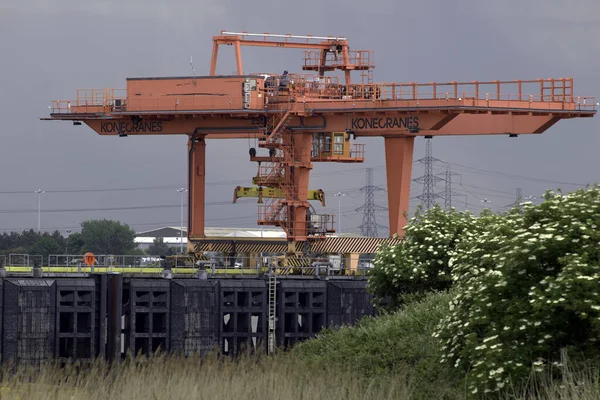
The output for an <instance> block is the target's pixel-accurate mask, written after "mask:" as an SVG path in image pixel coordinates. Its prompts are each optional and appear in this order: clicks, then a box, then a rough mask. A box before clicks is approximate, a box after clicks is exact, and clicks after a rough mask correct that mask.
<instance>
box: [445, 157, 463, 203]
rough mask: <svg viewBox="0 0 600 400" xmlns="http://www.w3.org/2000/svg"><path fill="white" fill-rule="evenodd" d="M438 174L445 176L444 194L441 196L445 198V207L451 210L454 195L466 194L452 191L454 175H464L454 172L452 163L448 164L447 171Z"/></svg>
mask: <svg viewBox="0 0 600 400" xmlns="http://www.w3.org/2000/svg"><path fill="white" fill-rule="evenodd" d="M438 175H443V176H444V178H443V179H442V180H443V181H444V194H443V195H441V197H442V198H443V199H444V208H445V209H446V210H450V209H451V208H452V197H453V196H465V195H464V194H463V193H458V192H454V191H452V176H453V175H458V176H460V177H462V175H461V174H457V173H456V172H452V170H451V169H450V164H446V172H442V173H441V174H438Z"/></svg>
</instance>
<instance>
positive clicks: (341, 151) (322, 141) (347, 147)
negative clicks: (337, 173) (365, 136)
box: [312, 132, 365, 162]
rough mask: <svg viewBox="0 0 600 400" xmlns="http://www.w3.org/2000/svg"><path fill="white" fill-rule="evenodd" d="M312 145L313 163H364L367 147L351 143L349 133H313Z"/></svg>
mask: <svg viewBox="0 0 600 400" xmlns="http://www.w3.org/2000/svg"><path fill="white" fill-rule="evenodd" d="M312 144H313V148H312V161H336V162H363V161H364V156H365V150H364V147H365V145H364V144H352V143H350V134H349V133H347V132H316V133H313V140H312Z"/></svg>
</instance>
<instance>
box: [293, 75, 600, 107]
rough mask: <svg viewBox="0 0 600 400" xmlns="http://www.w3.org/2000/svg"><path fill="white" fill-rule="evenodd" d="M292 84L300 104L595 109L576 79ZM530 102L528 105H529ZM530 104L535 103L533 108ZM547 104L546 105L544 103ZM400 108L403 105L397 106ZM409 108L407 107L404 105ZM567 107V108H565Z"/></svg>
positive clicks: (594, 104)
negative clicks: (452, 103)
mask: <svg viewBox="0 0 600 400" xmlns="http://www.w3.org/2000/svg"><path fill="white" fill-rule="evenodd" d="M300 82H301V84H300V85H292V95H294V96H296V97H297V101H300V102H303V101H311V100H313V99H331V100H347V101H348V102H352V101H354V100H371V101H417V100H437V101H450V100H453V101H461V102H463V105H464V106H466V107H468V106H486V105H488V106H489V105H494V106H505V107H516V108H545V109H563V108H568V109H579V110H596V107H597V103H596V98H595V97H592V96H575V95H573V79H572V78H558V79H537V80H530V81H520V80H516V81H490V82H479V81H473V82H446V83H438V82H430V83H416V82H411V83H375V84H349V85H344V84H335V83H325V84H322V85H319V86H317V85H307V84H302V81H300ZM527 103H529V104H527ZM531 103H536V104H535V105H534V106H532V105H530V104H531ZM542 103H545V104H542ZM398 105H399V106H400V105H401V104H398ZM405 105H408V104H405ZM565 105H568V107H566V106H565Z"/></svg>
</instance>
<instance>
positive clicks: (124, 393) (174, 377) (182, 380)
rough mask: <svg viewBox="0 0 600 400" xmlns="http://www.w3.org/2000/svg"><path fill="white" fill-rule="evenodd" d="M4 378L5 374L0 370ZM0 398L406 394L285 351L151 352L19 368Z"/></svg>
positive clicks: (359, 399)
mask: <svg viewBox="0 0 600 400" xmlns="http://www.w3.org/2000/svg"><path fill="white" fill-rule="evenodd" d="M3 376H5V377H6V374H3ZM0 385H1V386H2V388H0V399H11V400H21V399H22V400H42V399H43V400H71V399H72V400H106V399H111V400H142V399H143V400H154V399H177V400H179V399H194V400H196V399H198V400H202V399H207V400H221V399H222V400H231V399H277V400H295V399H298V400H300V399H302V400H305V399H327V400H338V399H339V400H367V399H382V400H385V399H390V400H391V399H399V400H402V399H408V398H409V397H407V396H406V395H405V394H404V392H403V391H404V387H403V386H394V385H393V382H390V381H388V382H382V383H380V384H373V383H372V382H370V381H369V380H368V379H365V378H364V377H361V376H360V375H357V374H354V373H348V372H347V371H346V370H345V369H340V368H339V366H335V367H332V368H327V367H324V368H323V369H320V370H318V371H316V370H313V369H310V368H309V367H307V365H306V364H305V363H303V362H300V361H298V360H296V359H294V358H291V357H287V356H285V355H281V356H275V357H270V358H266V359H258V360H257V359H252V358H245V359H242V360H239V361H238V362H231V361H229V360H227V359H226V360H220V361H219V360H217V359H216V358H215V357H211V358H209V359H206V360H203V361H202V362H200V360H198V359H197V358H194V357H192V358H188V359H181V358H178V357H169V358H162V357H156V358H154V359H152V360H148V361H145V362H142V363H135V362H126V363H124V364H122V365H116V366H115V367H113V368H112V369H109V368H108V366H107V365H106V364H105V363H101V362H98V363H95V365H93V366H91V368H87V369H83V370H79V371H76V370H75V368H72V367H71V368H65V369H62V370H61V369H58V368H55V367H53V366H43V367H42V369H41V371H40V372H35V371H32V370H29V371H19V372H18V373H17V375H16V376H13V377H11V378H4V379H3V380H0Z"/></svg>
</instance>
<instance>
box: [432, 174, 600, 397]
mask: <svg viewBox="0 0 600 400" xmlns="http://www.w3.org/2000/svg"><path fill="white" fill-rule="evenodd" d="M599 226H600V187H598V186H596V187H594V188H591V189H589V190H578V191H577V192H574V193H572V194H569V195H567V196H563V195H561V194H556V193H552V192H547V193H546V195H545V202H544V203H542V204H540V205H536V206H534V205H531V204H528V205H525V207H524V212H523V213H518V212H513V213H511V214H510V215H507V216H505V217H503V218H498V219H495V220H494V224H493V225H492V226H490V229H489V230H488V231H487V232H485V233H484V234H482V235H479V236H478V237H476V238H473V239H474V240H472V241H464V242H462V243H461V244H460V245H459V246H458V247H457V254H456V256H455V257H453V259H452V260H451V264H452V268H453V278H454V279H455V280H456V290H457V292H456V293H457V294H456V296H455V297H454V299H453V300H452V302H451V305H450V309H451V312H450V313H449V315H448V316H447V317H446V318H444V319H443V320H442V321H441V322H440V325H439V327H438V329H437V331H436V333H435V334H434V336H436V337H439V340H440V341H441V345H442V346H443V347H442V351H443V352H444V356H443V357H442V359H443V360H444V361H445V362H447V363H450V364H451V365H454V366H455V367H456V368H459V369H460V370H462V371H465V372H466V371H468V376H467V382H466V385H467V387H468V391H469V393H472V394H480V393H489V392H497V391H500V390H501V389H502V388H504V387H506V386H507V385H508V384H509V382H512V384H514V383H515V382H519V381H522V380H524V379H526V378H528V377H529V375H530V372H531V369H532V367H533V369H534V371H537V372H542V371H544V370H548V369H550V368H551V367H557V368H560V367H561V364H560V350H561V349H564V348H566V349H573V350H577V351H576V352H574V353H573V354H574V355H576V354H578V353H580V354H581V353H582V354H585V356H586V357H588V358H589V357H592V358H594V357H597V356H598V355H599V353H600V348H599V347H598V342H597V341H598V339H600V323H599V320H600V296H599V294H598V293H599V292H600V288H599V287H598V282H599V279H600V230H599V229H598V227H599Z"/></svg>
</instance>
